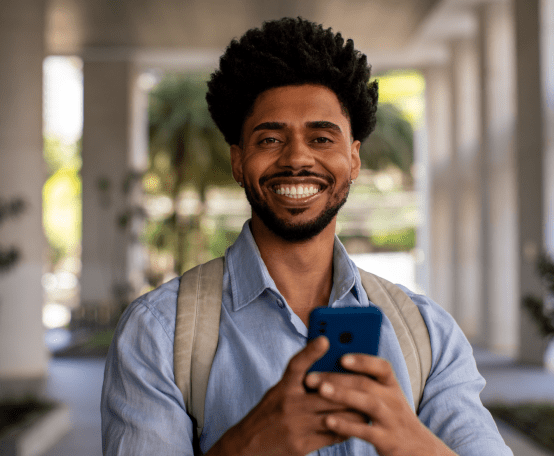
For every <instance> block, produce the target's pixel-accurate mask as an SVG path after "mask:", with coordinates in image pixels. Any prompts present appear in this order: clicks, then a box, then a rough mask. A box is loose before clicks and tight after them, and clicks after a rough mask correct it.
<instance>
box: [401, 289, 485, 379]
mask: <svg viewBox="0 0 554 456" xmlns="http://www.w3.org/2000/svg"><path fill="white" fill-rule="evenodd" d="M398 286H399V287H400V288H401V289H402V291H404V292H405V293H406V294H407V295H408V297H409V298H410V299H411V300H412V301H413V302H414V304H415V305H416V306H417V308H418V309H419V312H420V313H421V316H422V317H423V320H424V321H425V325H426V326H427V330H428V332H429V339H430V342H431V352H432V367H431V372H432V373H433V372H436V371H437V369H438V370H441V369H443V368H445V367H446V366H450V367H452V365H453V364H457V363H456V362H453V361H454V360H458V361H459V362H461V361H462V360H466V362H468V363H469V364H471V365H473V364H474V363H475V361H474V358H473V349H472V347H471V345H470V343H469V341H468V340H467V338H466V336H465V334H464V333H463V331H462V330H461V328H460V327H459V325H458V323H456V321H455V320H454V318H453V317H452V315H450V314H449V313H448V312H447V311H446V310H444V309H443V308H442V307H441V306H440V305H439V304H437V303H436V302H435V301H433V300H432V299H431V298H429V297H427V296H425V295H421V294H417V293H414V292H413V291H411V290H408V289H407V288H406V287H403V286H402V285H398ZM472 367H473V366H472Z"/></svg>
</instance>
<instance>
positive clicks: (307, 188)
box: [271, 184, 321, 199]
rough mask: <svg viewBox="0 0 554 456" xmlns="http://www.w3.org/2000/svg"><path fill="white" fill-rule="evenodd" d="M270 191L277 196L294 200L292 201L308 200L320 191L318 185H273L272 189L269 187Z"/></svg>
mask: <svg viewBox="0 0 554 456" xmlns="http://www.w3.org/2000/svg"><path fill="white" fill-rule="evenodd" d="M271 189H272V191H273V192H274V193H276V194H277V195H282V196H286V197H287V198H294V199H300V198H308V197H310V196H313V195H315V194H317V193H319V192H320V191H321V187H320V186H319V185H314V184H308V185H306V184H304V185H287V184H281V185H274V186H273V187H271Z"/></svg>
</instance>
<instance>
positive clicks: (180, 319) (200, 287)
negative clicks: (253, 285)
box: [173, 257, 224, 437]
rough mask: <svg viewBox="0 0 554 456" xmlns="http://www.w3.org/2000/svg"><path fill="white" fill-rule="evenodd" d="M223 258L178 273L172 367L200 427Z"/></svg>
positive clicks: (216, 328)
mask: <svg viewBox="0 0 554 456" xmlns="http://www.w3.org/2000/svg"><path fill="white" fill-rule="evenodd" d="M223 265H224V258H223V257H221V258H216V259H214V260H211V261H209V262H207V263H205V264H201V265H199V266H196V267H195V268H193V269H191V270H190V271H187V272H185V273H184V274H183V276H182V277H181V283H180V285H179V294H178V297H177V316H176V319H175V343H174V347H173V369H174V373H175V383H176V384H177V386H178V387H179V389H180V390H181V392H182V393H183V399H184V401H185V405H186V407H187V412H188V413H189V415H191V416H192V417H193V418H194V419H195V420H196V425H197V436H198V437H200V434H201V433H202V428H203V427H204V400H205V398H206V389H207V387H208V378H209V376H210V369H211V367H212V362H213V359H214V356H215V351H216V349H217V341H218V338H219V318H220V315H221V299H222V294H223Z"/></svg>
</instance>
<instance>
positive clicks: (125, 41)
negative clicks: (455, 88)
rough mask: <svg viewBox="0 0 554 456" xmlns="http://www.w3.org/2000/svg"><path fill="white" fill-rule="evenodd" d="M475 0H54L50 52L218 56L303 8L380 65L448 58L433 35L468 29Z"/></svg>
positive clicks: (49, 9)
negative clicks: (267, 22)
mask: <svg viewBox="0 0 554 456" xmlns="http://www.w3.org/2000/svg"><path fill="white" fill-rule="evenodd" d="M475 1H479V0H281V1H275V0H210V1H207V0H95V1H91V0H47V1H46V36H45V40H46V52H47V53H48V54H49V55H53V54H61V55H82V56H87V55H88V56H102V57H106V56H108V55H117V56H120V55H122V54H124V55H129V54H132V55H133V56H135V57H136V58H137V59H138V60H141V59H142V60H143V61H145V62H146V63H147V62H148V61H156V60H157V61H164V60H165V61H166V63H167V64H171V62H173V64H175V65H179V66H180V65H181V64H183V63H184V62H185V61H189V62H190V61H192V60H194V59H195V58H196V59H197V60H198V62H205V61H210V62H211V61H216V59H217V56H218V55H220V54H221V52H222V50H223V49H224V48H225V47H226V46H227V44H228V43H229V41H230V40H231V39H232V38H234V37H239V36H241V35H242V34H243V33H244V32H245V31H246V30H247V29H248V28H251V27H258V26H260V25H261V23H262V22H263V21H264V20H268V19H275V18H280V17H283V16H302V17H304V18H306V19H309V20H313V21H315V22H319V23H322V24H323V25H324V26H326V27H332V28H333V30H335V31H340V32H341V33H342V34H343V35H344V36H345V37H348V38H353V39H354V43H355V45H356V48H357V49H359V50H361V51H362V52H364V53H366V54H368V57H370V61H372V63H374V66H375V64H377V66H382V67H386V66H389V67H395V66H396V67H398V66H418V65H421V64H422V63H421V62H425V61H427V60H431V61H436V60H437V59H438V60H440V59H444V58H445V54H444V49H443V46H442V47H441V40H440V39H439V40H438V41H437V40H434V39H433V37H434V36H442V35H441V33H443V32H445V31H446V35H448V33H451V32H452V31H454V32H455V31H456V29H457V28H458V29H461V28H463V29H464V32H463V33H466V32H467V30H468V27H470V28H471V24H469V25H468V24H467V23H466V22H467V21H464V20H463V18H462V19H460V18H461V17H463V16H464V8H465V9H466V10H467V5H468V4H470V3H474V2H475ZM465 16H468V15H467V14H465ZM466 19H467V17H466ZM470 21H471V18H470ZM441 29H442V32H440V30H441ZM436 30H439V34H438V35H437V33H436ZM443 41H444V40H443ZM191 59H192V60H191ZM214 59H215V60H214ZM200 64H202V63H200ZM423 64H424V63H423Z"/></svg>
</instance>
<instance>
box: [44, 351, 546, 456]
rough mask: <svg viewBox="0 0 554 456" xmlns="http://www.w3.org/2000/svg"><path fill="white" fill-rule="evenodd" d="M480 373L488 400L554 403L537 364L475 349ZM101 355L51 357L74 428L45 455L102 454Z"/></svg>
mask: <svg viewBox="0 0 554 456" xmlns="http://www.w3.org/2000/svg"><path fill="white" fill-rule="evenodd" d="M475 358H476V360H477V364H478V366H479V370H480V372H481V373H482V374H483V376H484V377H485V379H486V380H487V386H486V387H485V389H484V390H483V392H482V394H481V398H482V399H483V402H484V403H491V402H494V401H502V402H517V401H529V400H549V401H552V402H554V374H552V373H550V372H548V371H545V370H544V369H538V368H535V367H525V366H517V365H515V364H513V363H512V362H511V360H510V359H508V358H504V357H500V356H496V355H493V354H491V353H489V352H487V351H483V350H480V349H478V348H475ZM103 371H104V360H103V359H63V358H61V359H60V358H52V359H51V360H50V363H49V369H48V383H47V395H48V396H49V397H50V398H53V399H56V400H58V401H61V402H64V403H65V404H67V405H68V406H69V408H70V412H71V421H72V429H71V430H70V431H69V433H68V434H66V435H65V437H63V438H62V439H61V440H60V441H59V442H58V443H57V444H56V445H55V446H54V447H53V448H51V449H50V450H49V451H48V452H46V453H45V454H44V456H101V455H102V445H101V437H100V412H99V410H100V393H101V390H102V380H103ZM499 430H500V432H501V434H502V435H503V437H504V439H505V440H506V443H507V444H508V445H509V446H510V447H511V448H512V450H513V452H514V456H549V455H550V456H552V454H551V453H548V452H545V451H542V450H540V449H538V448H537V447H536V446H535V445H534V444H533V443H532V442H530V441H529V440H528V439H527V438H526V437H525V436H522V435H521V434H519V433H517V432H515V431H513V430H512V429H511V428H509V427H508V426H506V425H504V424H502V423H499Z"/></svg>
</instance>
